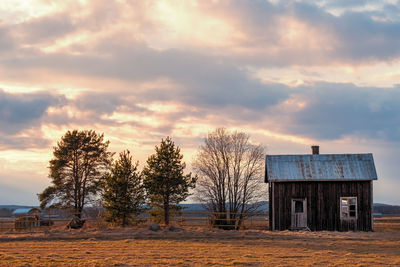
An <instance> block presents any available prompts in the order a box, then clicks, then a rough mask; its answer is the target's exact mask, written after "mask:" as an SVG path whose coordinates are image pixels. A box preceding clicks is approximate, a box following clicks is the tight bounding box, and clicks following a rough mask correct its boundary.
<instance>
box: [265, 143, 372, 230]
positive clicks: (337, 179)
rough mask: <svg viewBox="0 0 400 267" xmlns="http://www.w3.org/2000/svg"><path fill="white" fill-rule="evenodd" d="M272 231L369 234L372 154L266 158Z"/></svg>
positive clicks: (315, 152) (315, 149)
mask: <svg viewBox="0 0 400 267" xmlns="http://www.w3.org/2000/svg"><path fill="white" fill-rule="evenodd" d="M265 169H266V170H265V182H266V183H268V184H269V218H270V220H269V224H270V229H271V230H287V229H290V230H296V229H309V230H311V231H320V230H329V231H349V230H352V231H373V218H372V206H373V189H372V187H373V186H372V181H373V180H377V174H376V170H375V164H374V159H373V156H372V154H322V155H321V154H319V147H318V146H313V147H312V154H308V155H267V156H266V168H265Z"/></svg>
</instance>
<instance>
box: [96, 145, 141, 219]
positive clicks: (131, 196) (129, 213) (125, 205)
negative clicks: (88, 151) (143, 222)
mask: <svg viewBox="0 0 400 267" xmlns="http://www.w3.org/2000/svg"><path fill="white" fill-rule="evenodd" d="M138 165H139V162H136V163H133V162H132V156H131V155H130V152H129V150H127V151H123V152H121V153H120V154H119V158H118V160H117V161H115V163H114V164H113V166H112V168H111V173H110V174H108V175H107V176H106V177H105V179H104V184H103V201H104V208H105V209H106V214H105V219H106V221H108V222H113V223H120V224H121V225H122V226H126V225H128V224H129V223H130V222H131V220H132V219H134V218H135V217H136V216H137V215H139V214H140V213H141V212H142V211H143V205H144V204H145V192H144V187H143V179H142V176H141V174H140V172H139V171H138Z"/></svg>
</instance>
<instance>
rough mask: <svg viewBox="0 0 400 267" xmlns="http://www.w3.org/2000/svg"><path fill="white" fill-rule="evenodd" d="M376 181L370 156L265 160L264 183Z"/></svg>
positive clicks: (279, 157) (324, 155) (278, 157)
mask: <svg viewBox="0 0 400 267" xmlns="http://www.w3.org/2000/svg"><path fill="white" fill-rule="evenodd" d="M377 179H378V177H377V175H376V170H375V164H374V158H373V156H372V154H317V155H312V154H308V155H267V156H266V163H265V182H268V181H354V180H377Z"/></svg>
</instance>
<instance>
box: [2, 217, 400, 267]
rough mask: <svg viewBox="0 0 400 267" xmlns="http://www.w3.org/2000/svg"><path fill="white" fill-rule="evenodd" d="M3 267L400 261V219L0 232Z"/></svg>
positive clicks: (380, 263)
mask: <svg viewBox="0 0 400 267" xmlns="http://www.w3.org/2000/svg"><path fill="white" fill-rule="evenodd" d="M0 265H1V266H60V265H66V266H131V265H133V266H150V265H151V266H154V265H163V266H165V265H173V266H175V265H178V266H179V265H182V266H193V265H195V266H196V265H197V266H203V265H210V266H214V265H225V266H226V265H228V266H231V265H238V266H263V265H265V266H272V265H273V266H276V265H282V266H285V265H287V266H294V265H295V266H302V265H317V266H326V265H338V266H344V265H351V266H370V265H372V266H374V265H385V266H399V265H400V220H399V219H396V218H382V219H379V220H377V221H376V223H375V232H369V233H363V232H361V233H360V232H359V233H355V232H348V233H339V232H303V231H300V232H289V231H283V232H269V231H266V230H245V231H223V230H212V229H207V228H201V227H198V228H196V227H187V228H186V229H184V230H182V231H178V232H168V231H166V230H165V231H163V230H162V231H159V232H152V231H149V230H147V229H146V228H138V229H100V228H99V227H95V226H87V227H86V228H85V229H81V230H73V231H70V230H64V229H63V228H61V227H59V228H52V229H51V230H45V231H43V230H41V231H38V232H34V233H14V232H5V233H1V234H0Z"/></svg>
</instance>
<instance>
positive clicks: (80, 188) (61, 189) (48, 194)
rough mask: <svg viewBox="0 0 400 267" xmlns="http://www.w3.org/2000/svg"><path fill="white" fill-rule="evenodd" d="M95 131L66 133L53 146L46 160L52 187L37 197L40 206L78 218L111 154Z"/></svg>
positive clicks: (104, 170) (96, 191) (90, 198)
mask: <svg viewBox="0 0 400 267" xmlns="http://www.w3.org/2000/svg"><path fill="white" fill-rule="evenodd" d="M103 138H104V135H103V134H101V135H98V134H96V132H95V131H91V130H90V131H78V130H74V131H72V132H71V131H68V132H67V133H66V134H65V135H64V136H62V137H61V141H60V142H58V143H57V146H56V147H54V152H53V155H54V158H53V159H52V160H50V167H49V169H50V174H49V178H50V179H51V183H52V185H51V186H49V187H47V188H46V189H45V190H44V191H43V192H42V193H41V194H39V195H38V196H39V200H40V207H41V208H42V209H43V208H46V207H55V208H65V209H71V210H73V212H74V213H75V215H76V216H77V217H78V218H80V217H81V214H82V211H83V208H84V206H85V205H86V204H87V203H88V202H90V200H92V199H94V198H95V197H96V196H97V194H98V192H99V191H100V189H101V187H100V180H101V177H103V176H104V174H105V173H106V172H107V170H108V168H109V166H110V163H111V158H112V155H113V154H112V153H110V152H108V151H107V148H108V145H109V142H108V141H107V142H104V141H103Z"/></svg>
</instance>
